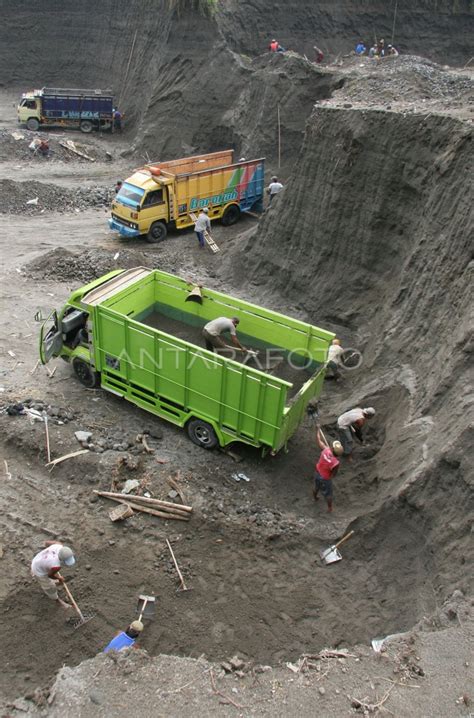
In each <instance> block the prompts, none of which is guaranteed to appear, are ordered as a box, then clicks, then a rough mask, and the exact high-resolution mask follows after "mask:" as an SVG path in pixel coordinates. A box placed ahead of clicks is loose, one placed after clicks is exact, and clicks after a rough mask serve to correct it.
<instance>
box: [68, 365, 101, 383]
mask: <svg viewBox="0 0 474 718" xmlns="http://www.w3.org/2000/svg"><path fill="white" fill-rule="evenodd" d="M72 368H73V369H74V373H75V375H76V376H77V378H78V379H79V381H80V382H81V384H84V386H86V387H87V388H88V389H94V387H96V386H98V384H99V375H98V374H97V372H95V371H94V370H93V369H92V367H91V366H90V364H88V363H87V362H85V361H84V360H83V359H79V358H78V357H76V358H75V359H74V360H73V362H72Z"/></svg>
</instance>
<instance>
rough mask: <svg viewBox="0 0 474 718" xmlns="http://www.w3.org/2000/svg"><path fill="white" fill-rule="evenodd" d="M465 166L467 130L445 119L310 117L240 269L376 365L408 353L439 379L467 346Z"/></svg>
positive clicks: (363, 114) (323, 111)
mask: <svg viewBox="0 0 474 718" xmlns="http://www.w3.org/2000/svg"><path fill="white" fill-rule="evenodd" d="M471 157H472V129H471V127H470V125H469V124H467V123H465V122H463V121H458V120H456V119H453V118H451V117H447V116H442V115H431V116H425V115H413V114H412V115H404V114H400V113H397V112H387V111H382V110H375V111H374V110H368V109H367V110H363V109H362V110H360V109H357V110H355V109H342V108H337V109H335V108H330V107H319V108H317V109H315V111H314V113H313V115H312V117H311V120H310V121H309V123H308V128H307V133H306V137H305V141H304V144H303V147H302V150H301V153H300V156H299V158H298V162H297V167H298V170H297V171H295V172H294V174H293V176H292V178H291V180H290V182H289V183H288V186H287V188H286V190H285V192H284V193H283V194H282V195H280V197H279V198H278V200H276V201H275V202H274V206H273V207H272V208H271V210H270V211H269V212H268V214H267V217H266V219H265V221H264V222H263V223H262V224H261V227H260V230H259V234H258V241H257V240H256V239H255V240H254V239H252V240H250V242H249V244H248V252H247V258H248V259H247V261H246V270H247V271H248V272H249V273H250V276H251V277H254V278H255V277H258V278H259V280H262V278H267V284H266V286H267V287H268V291H269V292H274V291H275V290H276V291H278V290H279V289H280V288H281V289H283V288H284V290H285V295H286V296H287V297H289V298H291V299H292V300H293V301H294V302H296V303H297V304H298V305H300V306H301V307H302V308H304V309H305V310H306V311H308V312H309V313H310V314H311V315H312V316H313V317H314V316H318V317H319V318H320V321H321V320H322V319H324V320H325V321H329V322H332V323H333V324H335V325H338V326H339V327H346V328H347V329H348V330H349V331H352V332H357V331H359V332H361V333H362V335H366V336H367V337H369V336H371V337H372V338H371V339H368V341H369V348H370V357H372V358H371V359H370V358H369V361H370V362H371V363H373V362H374V361H375V359H376V358H378V355H379V354H382V355H383V354H384V353H389V352H394V351H397V352H404V353H406V356H407V357H409V358H410V359H415V360H416V361H418V362H419V363H420V365H419V369H420V371H427V370H429V372H430V374H431V373H434V374H438V380H439V374H440V373H441V374H443V373H444V371H445V370H446V362H448V364H449V363H450V362H452V361H454V355H453V352H452V351H451V350H452V348H453V346H457V345H459V346H462V345H463V342H465V341H466V340H467V330H468V324H467V313H466V308H467V307H468V305H469V297H470V283H469V279H470V276H469V275H470V270H472V265H470V264H469V262H470V259H471V249H470V248H471V246H472V245H471V237H472V226H473V213H472V203H471V199H472V197H471V193H470V191H469V187H470V184H469V176H470V171H471ZM270 277H271V279H270ZM262 281H265V279H263V280H262ZM428 317H429V319H427V318H428ZM443 347H444V350H443ZM432 388H433V389H434V386H433V387H432Z"/></svg>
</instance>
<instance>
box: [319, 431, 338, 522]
mask: <svg viewBox="0 0 474 718" xmlns="http://www.w3.org/2000/svg"><path fill="white" fill-rule="evenodd" d="M316 441H317V442H318V446H319V448H320V449H321V454H320V456H319V459H318V462H317V464H316V467H315V471H314V489H313V497H314V500H315V501H317V500H318V498H319V497H318V494H319V492H320V491H321V493H322V495H323V496H324V498H325V499H326V503H327V505H328V511H332V479H333V477H334V476H335V475H336V473H337V470H338V468H339V461H338V459H336V456H342V454H343V453H344V449H343V448H342V444H341V442H340V441H333V442H332V444H331V446H329V445H328V443H327V442H326V440H325V439H324V437H323V436H322V433H321V430H320V429H319V427H318V430H317V432H316Z"/></svg>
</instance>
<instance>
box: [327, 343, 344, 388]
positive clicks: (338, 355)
mask: <svg viewBox="0 0 474 718" xmlns="http://www.w3.org/2000/svg"><path fill="white" fill-rule="evenodd" d="M343 354H344V349H343V348H342V347H341V342H340V341H339V339H333V340H332V344H331V346H330V347H329V350H328V363H327V368H328V369H330V371H331V373H329V372H326V378H327V379H330V378H331V377H333V378H334V379H335V380H336V381H337V380H338V379H340V378H341V372H340V371H339V367H340V366H341V365H342V355H343Z"/></svg>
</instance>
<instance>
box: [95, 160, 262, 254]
mask: <svg viewBox="0 0 474 718" xmlns="http://www.w3.org/2000/svg"><path fill="white" fill-rule="evenodd" d="M233 154H234V153H233V150H225V151H223V152H212V153H211V154H206V155H195V156H194V157H186V158H183V159H179V160H171V161H169V162H157V163H152V164H148V165H145V166H144V167H141V168H139V169H137V170H135V172H134V173H133V174H132V176H131V177H129V178H128V179H127V180H125V182H123V184H122V187H121V189H120V191H119V192H118V193H117V195H116V197H115V200H114V202H113V204H112V216H111V218H110V219H109V227H110V229H112V230H114V231H116V232H119V234H120V235H121V236H122V237H140V236H144V237H145V238H146V239H147V240H148V242H161V241H162V240H163V239H165V237H166V235H167V233H168V229H170V228H176V229H182V228H184V227H190V226H191V225H193V223H194V219H193V217H192V215H194V214H195V213H197V212H199V210H201V209H203V208H204V207H207V208H208V210H209V215H208V216H209V219H211V220H213V219H221V221H222V224H223V225H225V226H228V225H231V224H234V223H235V222H237V220H238V219H239V217H240V215H241V213H242V212H248V211H250V210H254V211H261V210H262V209H263V194H264V170H265V160H264V159H257V160H239V161H238V162H234V157H233Z"/></svg>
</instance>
